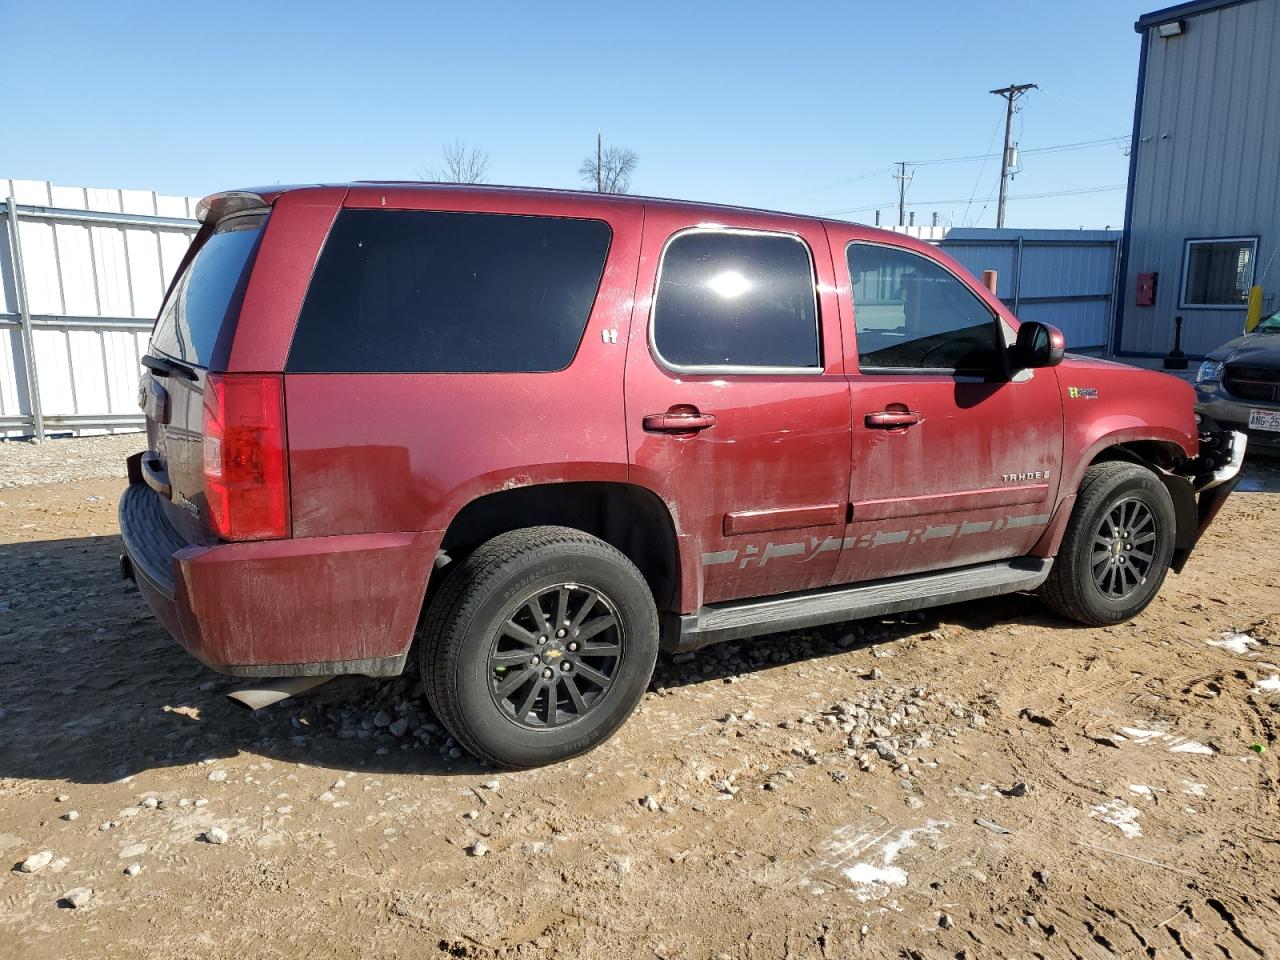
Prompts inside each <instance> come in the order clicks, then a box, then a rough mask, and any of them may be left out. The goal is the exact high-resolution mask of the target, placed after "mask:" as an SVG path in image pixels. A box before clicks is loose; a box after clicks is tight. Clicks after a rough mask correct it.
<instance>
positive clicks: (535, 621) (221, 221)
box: [120, 183, 1244, 767]
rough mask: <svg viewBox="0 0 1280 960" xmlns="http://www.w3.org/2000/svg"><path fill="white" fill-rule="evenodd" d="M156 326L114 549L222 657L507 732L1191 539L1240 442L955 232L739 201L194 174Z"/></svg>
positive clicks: (189, 632)
mask: <svg viewBox="0 0 1280 960" xmlns="http://www.w3.org/2000/svg"><path fill="white" fill-rule="evenodd" d="M202 220H203V225H202V227H201V229H200V232H199V234H198V236H197V237H196V239H195V242H194V243H193V244H192V246H191V250H190V251H189V252H188V254H187V256H186V259H185V260H184V262H183V264H182V266H181V269H180V270H179V272H178V275H177V277H176V279H175V281H174V283H173V285H172V287H171V288H170V290H169V293H168V296H167V297H166V300H165V305H164V307H163V309H162V311H161V314H160V317H159V320H158V321H157V323H156V327H155V332H154V333H153V335H152V340H151V348H150V351H149V353H148V355H147V357H146V358H145V359H144V361H143V363H144V365H145V366H146V368H147V371H146V373H145V375H144V376H143V379H142V383H141V388H140V401H141V404H142V406H143V408H144V409H145V411H146V413H147V418H148V431H147V434H148V447H149V449H148V450H147V451H146V452H144V453H140V454H137V455H135V456H134V457H132V458H131V459H130V461H129V479H130V487H129V489H128V491H127V492H126V494H125V496H124V499H123V501H122V502H121V505H120V523H121V528H122V532H123V538H124V546H125V551H126V553H125V556H124V557H123V558H122V565H123V567H124V571H125V573H126V575H129V576H133V577H134V578H135V579H136V581H137V583H138V586H139V588H140V589H141V591H142V593H143V595H144V596H145V598H146V600H147V602H148V604H150V606H151V608H152V609H153V610H154V611H155V613H156V615H157V617H159V619H160V621H161V622H162V623H163V624H164V626H165V628H166V629H167V630H168V631H169V632H170V633H172V634H173V636H174V637H176V638H177V640H178V642H179V643H181V644H182V645H183V646H184V647H185V648H186V649H187V650H188V651H190V652H191V653H192V654H193V655H194V656H196V657H198V658H199V659H200V660H201V661H202V662H204V663H205V664H207V665H208V666H209V667H211V668H212V669H214V670H218V671H220V672H223V673H229V674H235V675H238V676H249V677H279V676H288V677H315V676H327V675H333V674H342V673H357V674H367V675H370V676H393V675H396V674H399V673H401V672H402V671H403V670H405V669H406V667H407V666H408V657H409V654H410V651H411V649H414V648H415V643H414V641H415V639H417V641H418V642H417V644H416V649H417V650H418V659H419V666H420V669H421V671H422V676H423V679H424V682H425V685H426V689H427V692H428V695H429V697H430V699H431V701H432V703H433V705H434V708H435V710H436V711H437V713H438V714H439V717H440V719H441V720H442V721H443V722H444V724H445V725H446V726H447V727H448V728H449V730H450V732H451V733H452V734H453V735H454V737H455V738H456V739H457V740H458V741H459V742H460V743H462V744H463V745H465V746H466V747H468V748H470V749H471V750H472V751H474V752H475V753H477V754H479V755H481V756H483V757H487V758H489V759H490V760H492V761H494V762H496V763H498V764H501V765H503V766H507V767H524V766H533V765H537V764H542V763H547V762H550V761H554V760H558V759H561V758H564V757H568V756H572V755H574V754H577V753H580V752H582V751H585V750H587V749H590V748H591V747H592V746H594V745H596V744H598V743H600V742H601V741H602V740H604V739H605V738H607V737H608V736H609V735H610V734H611V733H612V732H613V731H614V730H615V729H617V727H618V726H619V725H620V724H621V723H622V722H623V720H624V719H625V718H626V717H627V715H628V714H629V713H630V711H631V710H632V709H633V707H634V706H635V704H636V702H637V701H638V699H639V698H640V696H641V694H642V693H643V691H644V689H645V686H646V684H647V683H648V680H649V676H650V673H651V671H652V669H653V665H654V660H655V657H656V656H657V652H658V649H659V646H660V645H661V646H663V647H664V648H666V649H668V650H683V649H691V648H696V647H699V646H702V645H704V644H707V643H712V642H715V641H718V640H725V639H730V638H736V637H746V636H751V635H760V634H768V633H775V632H777V631H780V630H786V629H791V628H796V627H808V626H812V625H816V624H822V623H830V622H834V621H840V620H846V619H851V618H855V617H861V616H868V615H874V614H884V613H892V612H895V611H902V610H908V609H916V608H920V607H925V606H930V605H936V604H942V603H950V602H953V601H959V600H970V599H974V598H979V597H988V596H992V595H995V594H1001V593H1009V592H1012V591H1021V590H1038V591H1039V592H1040V594H1041V596H1042V597H1043V598H1044V599H1045V601H1046V602H1047V603H1048V604H1049V606H1050V607H1051V608H1052V609H1054V610H1056V611H1057V612H1059V613H1061V614H1063V615H1065V616H1067V617H1070V618H1073V619H1075V620H1078V621H1081V622H1084V623H1089V624H1106V623H1115V622H1118V621H1122V620H1125V619H1127V618H1129V617H1133V616H1134V615H1136V614H1137V613H1139V612H1140V611H1141V610H1142V609H1143V608H1144V607H1145V606H1146V605H1147V604H1148V603H1149V602H1150V600H1151V598H1152V596H1153V595H1154V594H1155V592H1156V591H1157V590H1158V589H1159V587H1160V584H1161V582H1162V580H1163V578H1164V576H1165V572H1166V570H1167V569H1168V568H1169V567H1171V566H1172V567H1173V568H1174V569H1175V570H1177V569H1180V568H1181V566H1182V564H1183V563H1184V562H1185V561H1186V559H1187V556H1188V554H1189V553H1190V551H1191V549H1192V548H1193V546H1194V545H1195V543H1196V540H1197V538H1198V536H1199V534H1200V533H1201V532H1202V531H1203V529H1204V527H1205V526H1206V525H1207V524H1208V523H1209V522H1210V520H1211V519H1212V518H1213V516H1214V515H1215V513H1216V512H1217V510H1218V508H1219V507H1220V506H1221V504H1222V502H1223V501H1224V500H1225V498H1226V496H1227V495H1228V493H1229V492H1230V491H1231V489H1232V488H1233V487H1234V485H1235V482H1236V474H1237V472H1238V470H1239V467H1240V462H1241V458H1242V457H1243V453H1244V443H1243V438H1242V437H1240V436H1239V435H1238V434H1234V433H1226V432H1221V433H1198V431H1197V424H1196V419H1195V415H1194V413H1193V410H1192V408H1193V404H1194V395H1193V391H1192V388H1191V387H1190V386H1189V385H1187V384H1185V383H1182V382H1181V381H1178V380H1175V379H1172V378H1170V377H1166V376H1163V375H1160V374H1156V373H1150V372H1146V371H1141V370H1136V369H1132V368H1129V367H1125V366H1120V365H1117V364H1112V363H1105V362H1102V361H1099V360H1090V359H1085V358H1077V357H1072V358H1070V359H1067V360H1063V341H1062V336H1061V334H1060V333H1059V332H1058V331H1056V330H1054V329H1053V328H1052V327H1048V326H1045V325H1043V324H1039V323H1031V322H1027V323H1021V324H1020V323H1019V322H1018V320H1017V319H1016V318H1015V317H1014V316H1013V315H1012V314H1010V313H1009V311H1008V310H1007V309H1006V308H1005V306H1004V305H1003V304H1002V303H1001V302H1000V301H999V300H997V299H996V298H995V297H993V296H992V295H991V294H990V293H988V291H987V290H986V289H984V288H983V287H982V286H980V285H978V284H976V283H974V281H973V280H972V278H971V277H970V276H969V275H968V274H967V273H966V272H965V271H964V270H963V269H961V268H960V267H959V266H957V265H956V264H955V262H954V261H952V260H951V259H950V258H948V257H947V256H946V255H945V254H943V253H942V252H940V251H939V250H938V249H936V248H934V247H931V246H929V245H928V244H925V243H921V242H919V241H917V240H913V239H911V238H910V237H905V236H902V235H900V234H894V233H888V232H882V231H879V230H873V229H869V228H867V227H861V226H856V225H854V224H850V223H843V222H839V221H831V220H818V219H813V218H810V217H800V216H788V215H785V214H777V213H766V212H761V211H757V210H743V209H736V208H729V207H715V206H707V205H701V204H695V203H678V202H672V201H665V200H650V199H641V198H633V197H622V196H609V195H596V194H578V193H566V192H559V191H548V190H530V189H507V188H492V187H456V186H441V185H423V184H409V183H354V184H350V185H345V186H312V187H288V188H285V187H275V188H270V189H266V190H250V191H235V192H230V193H222V194H217V195H215V196H212V197H209V198H208V199H206V200H205V201H204V203H203V204H202Z"/></svg>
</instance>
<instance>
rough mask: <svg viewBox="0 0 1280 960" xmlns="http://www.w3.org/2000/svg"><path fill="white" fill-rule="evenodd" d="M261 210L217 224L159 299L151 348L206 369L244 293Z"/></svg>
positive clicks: (261, 221) (264, 218)
mask: <svg viewBox="0 0 1280 960" xmlns="http://www.w3.org/2000/svg"><path fill="white" fill-rule="evenodd" d="M266 222H267V216H266V214H264V213H261V214H253V215H250V216H243V217H232V218H230V219H227V220H224V221H223V222H222V223H220V224H218V226H217V228H216V229H215V230H214V232H213V233H212V235H210V237H209V239H208V240H206V241H205V244H204V246H203V247H201V248H200V252H199V253H197V254H196V255H195V258H194V259H193V260H192V261H191V264H190V265H189V266H188V267H187V270H186V272H185V273H184V274H183V275H182V279H181V280H180V281H178V285H177V286H176V287H175V288H174V290H173V295H172V296H171V297H170V298H169V300H168V302H167V303H165V305H164V309H163V310H162V311H161V313H160V319H159V320H157V321H156V328H155V331H154V332H153V333H152V335H151V344H152V347H153V348H154V349H156V350H160V351H162V352H163V353H166V354H168V355H169V356H171V357H173V358H174V359H176V360H185V361H186V362H188V363H191V364H194V365H196V366H199V367H207V366H209V364H210V363H211V362H212V361H213V359H214V355H215V352H216V351H217V350H218V349H219V347H220V346H225V343H226V339H227V335H229V334H230V333H231V330H232V328H233V326H234V324H233V323H228V322H227V321H228V320H229V319H230V318H232V317H234V315H235V313H236V310H237V309H238V308H239V305H240V299H241V297H242V296H243V295H244V285H245V281H246V280H247V279H248V276H249V267H250V265H251V264H252V263H253V254H254V251H256V250H257V248H258V238H259V237H261V236H262V228H263V226H264V225H265V224H266Z"/></svg>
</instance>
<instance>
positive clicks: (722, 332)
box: [653, 230, 821, 368]
mask: <svg viewBox="0 0 1280 960" xmlns="http://www.w3.org/2000/svg"><path fill="white" fill-rule="evenodd" d="M653 330H654V346H655V347H656V348H657V352H658V354H659V355H660V356H661V357H662V359H663V360H664V361H665V362H666V363H667V364H669V365H670V366H673V367H676V368H703V367H710V368H724V367H729V368H733V367H787V368H800V367H803V368H810V367H820V366H821V359H820V351H819V349H818V307H817V298H816V295H815V291H814V281H813V260H812V258H811V257H810V255H809V248H808V246H806V245H805V243H804V242H803V241H802V240H800V238H799V237H794V236H790V235H782V234H770V233H756V232H749V231H732V230H694V231H690V232H688V233H682V234H679V235H677V236H676V237H675V238H674V239H672V240H671V242H670V243H668V244H667V249H666V252H665V254H664V255H663V258H662V266H661V268H660V271H659V281H658V290H657V295H656V298H655V301H654V307H653Z"/></svg>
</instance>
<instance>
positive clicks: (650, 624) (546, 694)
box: [420, 527, 658, 769]
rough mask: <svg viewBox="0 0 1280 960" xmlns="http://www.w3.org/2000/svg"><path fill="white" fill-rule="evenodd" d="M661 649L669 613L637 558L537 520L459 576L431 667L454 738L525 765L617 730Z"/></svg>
mask: <svg viewBox="0 0 1280 960" xmlns="http://www.w3.org/2000/svg"><path fill="white" fill-rule="evenodd" d="M657 655H658V616H657V612H656V610H655V608H654V603H653V596H652V594H651V593H650V592H649V587H648V585H647V584H646V583H645V580H644V577H643V576H641V574H640V571H639V570H637V569H636V567H635V564H633V563H632V562H631V561H630V560H628V559H627V558H626V557H625V556H624V555H623V554H622V553H620V552H619V551H618V550H616V549H614V548H613V547H611V546H610V545H609V544H607V543H605V542H603V541H602V540H599V539H597V538H595V537H592V536H589V535H587V534H585V533H582V532H581V531H578V530H573V529H570V528H567V527H527V528H525V529H522V530H512V531H510V532H508V533H503V534H500V535H499V536H497V537H494V538H493V539H492V540H489V541H488V542H487V543H484V544H482V545H481V546H480V547H478V548H477V549H476V550H475V551H474V552H473V553H472V554H471V555H470V556H468V557H467V558H466V559H465V560H463V561H462V562H461V563H459V565H458V567H457V569H455V570H454V571H452V572H451V573H450V574H449V575H448V578H447V579H446V580H445V582H444V583H443V584H442V585H441V588H440V592H439V593H438V594H437V596H436V597H435V599H434V600H433V602H432V604H431V609H430V612H429V614H428V618H427V626H426V630H425V633H424V636H423V642H422V644H421V653H420V666H421V670H422V679H423V684H424V686H425V687H426V690H427V696H428V699H430V701H431V705H432V707H433V708H434V709H435V712H436V714H437V716H439V718H440V720H441V722H442V723H443V724H444V725H445V727H446V728H447V729H448V730H449V732H450V733H451V734H453V737H454V739H455V740H457V741H458V743H460V744H461V745H462V746H463V747H465V748H466V749H468V750H470V751H471V752H472V753H474V754H476V755H477V756H479V757H483V758H485V759H486V760H489V761H491V762H493V763H495V764H497V765H499V766H502V767H506V768H509V769H523V768H528V767H536V766H542V765H544V764H548V763H555V762H556V761H559V760H565V759H567V758H569V757H573V756H576V755H578V754H580V753H585V752H586V751H588V750H590V749H592V748H593V747H595V746H597V745H598V744H600V743H602V742H603V741H604V740H607V739H608V738H609V737H610V736H612V735H613V733H614V732H615V731H616V730H617V729H618V727H620V726H621V725H622V723H623V721H625V720H626V718H627V717H628V716H629V715H630V714H631V712H632V711H633V710H634V709H635V706H636V704H637V703H639V701H640V697H641V696H642V695H643V694H644V691H645V688H646V687H647V686H648V683H649V678H650V676H651V675H652V674H653V666H654V663H655V661H656V659H657Z"/></svg>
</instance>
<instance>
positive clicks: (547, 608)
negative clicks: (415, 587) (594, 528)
mask: <svg viewBox="0 0 1280 960" xmlns="http://www.w3.org/2000/svg"><path fill="white" fill-rule="evenodd" d="M623 643H624V638H623V631H622V623H621V620H620V619H619V617H618V613H617V609H616V608H615V607H614V604H613V602H612V601H611V600H610V599H609V598H608V597H607V596H606V595H605V594H604V593H602V592H601V591H599V590H597V589H595V588H594V587H588V586H584V585H582V584H578V583H563V584H557V585H555V586H552V587H543V588H541V589H539V590H537V591H534V592H533V593H531V594H528V595H526V596H525V597H524V598H522V599H520V600H519V601H517V602H516V603H515V604H513V605H511V606H510V607H508V608H507V615H506V617H505V618H504V619H503V621H502V624H501V626H499V627H498V630H497V634H496V636H495V637H494V638H493V642H492V644H491V645H490V650H489V692H490V694H491V695H492V696H493V700H494V702H495V703H496V704H497V705H498V708H499V709H500V710H502V712H503V713H504V714H505V715H506V716H507V718H508V719H509V720H511V721H513V722H515V723H517V724H519V725H520V726H522V727H527V728H530V729H535V730H547V729H553V728H557V727H563V726H566V725H568V724H570V723H575V722H577V721H578V720H581V719H582V718H583V717H584V716H586V715H587V714H588V713H590V712H591V711H592V710H593V709H595V707H596V706H597V705H598V704H599V703H600V702H601V701H602V700H603V699H604V698H605V695H606V694H607V693H608V692H609V690H610V688H611V687H612V686H613V683H614V681H615V680H616V679H617V676H618V671H619V668H620V667H621V665H622V655H623Z"/></svg>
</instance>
